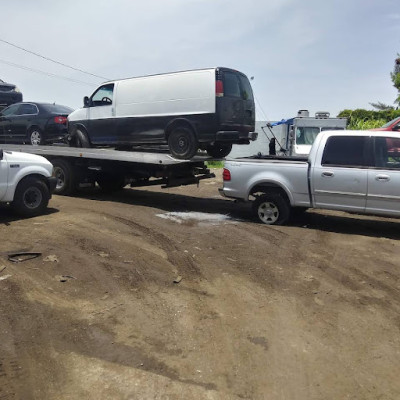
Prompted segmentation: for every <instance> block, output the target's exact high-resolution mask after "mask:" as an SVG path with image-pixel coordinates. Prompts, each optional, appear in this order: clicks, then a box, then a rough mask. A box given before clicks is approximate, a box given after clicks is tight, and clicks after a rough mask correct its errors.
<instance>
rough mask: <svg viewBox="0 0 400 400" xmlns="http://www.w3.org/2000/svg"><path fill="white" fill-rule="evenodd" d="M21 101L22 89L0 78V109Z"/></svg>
mask: <svg viewBox="0 0 400 400" xmlns="http://www.w3.org/2000/svg"><path fill="white" fill-rule="evenodd" d="M20 101H22V93H21V92H20V90H19V89H18V88H17V87H16V86H15V85H13V84H12V83H6V82H4V81H2V80H1V79H0V110H1V109H3V108H4V107H7V106H9V105H10V104H14V103H19V102H20Z"/></svg>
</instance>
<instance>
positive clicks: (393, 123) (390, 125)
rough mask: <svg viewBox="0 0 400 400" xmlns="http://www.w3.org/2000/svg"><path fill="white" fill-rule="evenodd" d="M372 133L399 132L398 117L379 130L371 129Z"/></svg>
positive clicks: (399, 121) (399, 122) (399, 118)
mask: <svg viewBox="0 0 400 400" xmlns="http://www.w3.org/2000/svg"><path fill="white" fill-rule="evenodd" d="M371 130H372V131H400V117H397V118H395V119H392V120H391V121H389V122H388V123H386V124H385V125H383V126H382V127H381V128H375V129H371Z"/></svg>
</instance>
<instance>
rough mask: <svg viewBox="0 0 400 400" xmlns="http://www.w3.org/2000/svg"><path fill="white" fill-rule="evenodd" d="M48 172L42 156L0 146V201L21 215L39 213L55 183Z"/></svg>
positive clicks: (29, 215) (47, 164) (49, 165)
mask: <svg viewBox="0 0 400 400" xmlns="http://www.w3.org/2000/svg"><path fill="white" fill-rule="evenodd" d="M52 172H53V165H52V164H51V163H50V162H49V161H47V160H46V159H45V158H44V157H41V156H37V155H33V154H27V153H20V152H15V151H3V150H2V149H1V148H0V203H11V206H12V208H13V209H14V210H15V211H16V212H17V213H18V214H20V215H22V216H24V217H32V216H35V215H38V214H41V213H42V212H43V211H44V210H45V209H46V207H47V205H48V203H49V200H50V198H51V194H52V193H53V191H54V189H55V187H56V183H57V179H56V178H54V177H52Z"/></svg>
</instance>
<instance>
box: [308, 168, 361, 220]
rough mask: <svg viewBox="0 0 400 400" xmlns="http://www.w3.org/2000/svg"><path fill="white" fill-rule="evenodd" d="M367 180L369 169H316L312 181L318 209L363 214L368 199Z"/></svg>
mask: <svg viewBox="0 0 400 400" xmlns="http://www.w3.org/2000/svg"><path fill="white" fill-rule="evenodd" d="M367 178H368V170H367V169H361V168H360V169H358V168H344V167H330V168H326V167H316V168H314V169H313V177H312V179H313V183H314V190H313V195H314V202H315V205H316V207H318V208H331V209H337V210H353V211H360V212H363V211H364V210H365V206H366V199H367Z"/></svg>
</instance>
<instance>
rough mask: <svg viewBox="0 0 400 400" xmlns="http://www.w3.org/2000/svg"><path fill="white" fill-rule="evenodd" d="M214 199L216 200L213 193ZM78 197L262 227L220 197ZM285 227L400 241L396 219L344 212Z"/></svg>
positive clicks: (247, 208) (129, 193)
mask: <svg viewBox="0 0 400 400" xmlns="http://www.w3.org/2000/svg"><path fill="white" fill-rule="evenodd" d="M216 196H218V193H217V192H216ZM79 197H81V198H87V199H93V200H97V201H112V202H117V203H124V204H132V205H138V206H145V207H152V208H156V209H161V210H163V211H165V212H188V211H191V212H202V213H216V214H224V215H229V216H230V217H231V218H233V219H237V220H240V221H243V222H250V223H255V224H258V225H260V226H262V224H260V223H259V222H258V221H257V219H256V218H255V217H254V216H253V214H252V211H251V203H250V202H248V203H242V202H235V201H233V200H230V199H225V198H223V197H221V198H217V197H216V198H204V197H203V198H202V197H194V196H188V195H183V194H176V193H168V192H156V191H148V190H137V189H124V190H122V191H120V192H116V193H113V194H105V193H102V192H101V191H100V190H98V189H96V188H95V189H88V190H85V191H82V192H80V193H79ZM288 226H291V227H298V228H303V229H315V230H320V231H326V232H334V233H339V234H347V235H361V236H370V237H377V238H379V237H384V238H387V239H396V240H397V239H400V220H399V219H394V218H393V219H390V218H381V217H375V216H366V215H359V214H349V213H344V212H334V211H318V210H309V211H307V212H305V213H304V214H302V215H299V216H296V217H294V218H292V219H291V220H290V222H289V223H288ZM265 228H266V229H268V227H267V226H265Z"/></svg>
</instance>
